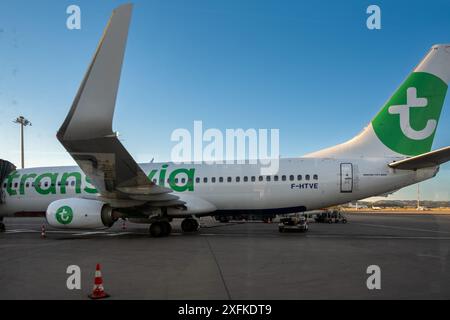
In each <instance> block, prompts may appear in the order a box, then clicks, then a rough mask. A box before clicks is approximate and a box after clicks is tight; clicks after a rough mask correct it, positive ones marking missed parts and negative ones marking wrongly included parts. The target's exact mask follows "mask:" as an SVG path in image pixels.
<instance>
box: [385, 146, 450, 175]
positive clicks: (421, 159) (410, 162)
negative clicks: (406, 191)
mask: <svg viewBox="0 0 450 320" xmlns="http://www.w3.org/2000/svg"><path fill="white" fill-rule="evenodd" d="M449 160H450V147H445V148H442V149H438V150H434V151H430V152H427V153H424V154H421V155H418V156H415V157H412V158H407V159H404V160H400V161H395V162H392V163H390V164H389V167H391V168H394V169H400V170H416V169H421V168H428V167H435V166H438V165H440V164H442V163H445V162H447V161H449Z"/></svg>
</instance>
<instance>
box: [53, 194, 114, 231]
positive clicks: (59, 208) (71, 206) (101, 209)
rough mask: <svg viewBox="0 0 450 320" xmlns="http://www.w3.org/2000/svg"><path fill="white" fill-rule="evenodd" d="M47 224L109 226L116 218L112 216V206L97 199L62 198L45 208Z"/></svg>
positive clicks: (78, 226) (85, 226)
mask: <svg viewBox="0 0 450 320" xmlns="http://www.w3.org/2000/svg"><path fill="white" fill-rule="evenodd" d="M46 218H47V222H48V224H49V225H51V226H52V227H56V228H65V229H99V228H105V227H106V228H109V227H111V226H112V225H113V224H114V222H115V221H116V220H117V219H114V218H113V215H112V208H111V207H110V206H109V205H108V204H106V203H104V202H102V201H97V200H89V199H79V198H71V199H62V200H57V201H54V202H52V203H50V205H49V206H48V208H47V212H46Z"/></svg>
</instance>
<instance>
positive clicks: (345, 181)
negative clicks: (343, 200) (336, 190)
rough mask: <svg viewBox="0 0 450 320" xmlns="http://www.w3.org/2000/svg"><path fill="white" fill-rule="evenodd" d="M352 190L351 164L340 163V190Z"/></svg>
mask: <svg viewBox="0 0 450 320" xmlns="http://www.w3.org/2000/svg"><path fill="white" fill-rule="evenodd" d="M352 191H353V165H352V164H351V163H341V192H352Z"/></svg>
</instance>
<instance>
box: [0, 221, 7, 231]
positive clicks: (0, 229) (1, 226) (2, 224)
mask: <svg viewBox="0 0 450 320" xmlns="http://www.w3.org/2000/svg"><path fill="white" fill-rule="evenodd" d="M5 231H6V227H5V224H4V223H3V222H0V232H5Z"/></svg>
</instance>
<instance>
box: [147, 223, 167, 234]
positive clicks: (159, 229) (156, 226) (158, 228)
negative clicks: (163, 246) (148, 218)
mask: <svg viewBox="0 0 450 320" xmlns="http://www.w3.org/2000/svg"><path fill="white" fill-rule="evenodd" d="M149 231H150V235H151V236H152V237H154V238H159V237H162V235H163V234H164V227H163V225H162V223H161V222H153V223H152V224H151V225H150V229H149Z"/></svg>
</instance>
